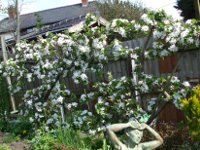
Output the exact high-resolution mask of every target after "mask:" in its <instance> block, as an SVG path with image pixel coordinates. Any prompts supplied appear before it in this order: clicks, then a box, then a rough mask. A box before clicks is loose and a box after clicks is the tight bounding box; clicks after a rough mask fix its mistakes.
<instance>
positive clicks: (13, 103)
mask: <svg viewBox="0 0 200 150" xmlns="http://www.w3.org/2000/svg"><path fill="white" fill-rule="evenodd" d="M1 49H2V53H3V61H4V62H5V63H6V62H7V60H8V54H7V51H6V44H5V39H4V36H3V35H1ZM6 81H7V84H8V85H9V86H11V85H12V82H11V78H10V76H7V77H6ZM10 101H11V105H12V110H13V111H12V112H11V113H17V112H18V111H17V109H16V104H15V99H14V97H13V95H11V94H10Z"/></svg>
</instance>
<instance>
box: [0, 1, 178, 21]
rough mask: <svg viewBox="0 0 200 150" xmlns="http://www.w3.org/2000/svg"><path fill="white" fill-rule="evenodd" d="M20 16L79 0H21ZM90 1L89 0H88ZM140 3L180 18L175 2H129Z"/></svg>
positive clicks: (0, 15) (0, 17) (3, 15)
mask: <svg viewBox="0 0 200 150" xmlns="http://www.w3.org/2000/svg"><path fill="white" fill-rule="evenodd" d="M0 1H2V5H3V6H5V5H6V1H8V0H0ZM23 1H24V4H23V8H22V14H24V13H30V12H35V11H40V10H44V9H49V8H55V7H61V6H66V5H72V4H76V3H80V2H81V0H23ZM90 1H91V0H90ZM130 1H132V2H134V1H141V2H142V3H143V4H144V5H145V6H146V7H149V8H152V9H153V10H159V9H164V10H165V11H166V12H167V13H168V14H169V15H172V16H173V17H174V18H178V19H179V18H180V15H179V12H178V11H177V10H176V9H175V8H174V7H173V6H174V5H175V4H176V0H130ZM3 17H6V15H5V14H0V19H2V18H3Z"/></svg>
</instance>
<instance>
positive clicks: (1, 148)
mask: <svg viewBox="0 0 200 150" xmlns="http://www.w3.org/2000/svg"><path fill="white" fill-rule="evenodd" d="M0 150H11V149H10V147H9V146H7V145H5V144H3V145H2V144H0Z"/></svg>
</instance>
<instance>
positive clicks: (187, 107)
mask: <svg viewBox="0 0 200 150" xmlns="http://www.w3.org/2000/svg"><path fill="white" fill-rule="evenodd" d="M193 92H194V94H193V95H192V96H191V97H189V98H188V99H183V100H181V107H182V109H183V111H184V112H185V114H186V119H187V124H188V127H189V130H190V132H191V134H192V136H193V137H197V136H200V85H198V86H197V87H195V88H194V89H193Z"/></svg>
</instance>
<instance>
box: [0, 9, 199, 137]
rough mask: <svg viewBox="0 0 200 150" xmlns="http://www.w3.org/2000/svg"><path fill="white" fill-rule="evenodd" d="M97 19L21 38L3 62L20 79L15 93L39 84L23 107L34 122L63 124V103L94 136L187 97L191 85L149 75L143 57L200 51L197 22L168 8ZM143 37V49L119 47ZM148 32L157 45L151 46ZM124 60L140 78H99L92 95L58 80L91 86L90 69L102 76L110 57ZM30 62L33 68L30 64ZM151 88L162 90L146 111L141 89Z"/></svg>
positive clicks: (148, 118) (72, 120) (148, 117)
mask: <svg viewBox="0 0 200 150" xmlns="http://www.w3.org/2000/svg"><path fill="white" fill-rule="evenodd" d="M96 22H98V18H97V17H96V16H94V15H93V14H88V15H87V16H86V21H85V25H84V28H83V30H82V31H81V32H75V33H69V32H68V31H66V32H65V33H59V34H51V33H49V34H48V35H47V37H45V38H42V37H39V38H38V40H37V41H36V42H25V41H22V42H21V43H19V44H18V45H17V46H16V55H15V58H13V59H12V58H11V59H9V60H8V62H7V63H2V64H1V67H0V68H1V69H0V73H1V74H2V75H3V76H7V75H10V76H14V77H17V82H16V84H15V85H13V86H12V87H10V89H11V92H13V93H17V92H19V91H21V87H22V86H23V84H25V83H28V82H34V81H35V80H40V81H41V85H39V86H37V87H35V88H34V89H31V90H27V91H26V92H25V93H24V96H23V100H24V107H23V109H22V111H23V114H24V116H27V118H28V119H29V120H30V121H31V122H33V123H35V124H41V123H45V124H47V127H53V126H55V125H59V124H60V121H59V120H60V116H61V113H60V112H61V111H60V110H62V108H63V107H65V108H66V109H67V114H68V121H67V124H68V125H71V126H73V127H74V128H78V129H83V130H86V131H89V132H90V133H95V132H99V131H102V130H103V129H104V127H105V125H107V124H110V123H115V122H123V121H128V119H129V118H132V117H134V118H137V119H138V120H140V121H141V122H148V123H150V122H152V120H154V119H155V118H156V117H157V115H158V114H159V112H160V111H161V110H162V108H163V107H164V106H165V104H166V103H167V102H169V101H171V102H173V103H175V105H176V106H177V107H179V100H180V99H183V98H185V97H187V93H188V91H189V87H188V83H187V82H185V83H181V82H180V80H179V79H178V78H177V77H174V76H169V77H166V78H164V77H160V78H158V77H153V76H150V75H146V74H144V72H143V69H142V65H141V63H142V62H143V61H144V60H145V59H154V58H156V57H164V56H168V55H171V54H174V53H176V52H177V51H178V49H179V48H181V49H184V48H188V47H198V48H199V31H200V26H199V22H197V21H196V20H189V21H187V22H186V23H183V22H181V21H177V20H174V19H173V18H170V17H169V16H167V15H166V14H165V13H164V12H163V11H161V12H151V13H149V14H144V15H143V16H142V17H141V19H140V20H138V21H134V20H133V21H131V22H130V21H128V20H125V19H115V20H113V21H112V22H110V23H109V25H108V26H106V27H91V25H93V24H94V23H96ZM140 37H147V40H146V42H145V43H144V46H143V47H136V48H134V49H129V48H127V47H123V46H122V44H121V43H122V42H123V41H127V40H132V39H135V38H140ZM150 37H153V38H154V42H153V47H152V48H150V49H149V48H147V44H148V42H149V39H150ZM126 57H131V58H132V60H134V65H133V74H135V75H136V77H137V80H134V79H132V78H129V77H122V78H120V79H114V78H113V77H112V75H111V74H109V80H108V81H107V82H101V81H100V82H97V83H95V84H94V91H93V92H90V93H87V92H85V93H83V94H82V95H80V96H77V95H75V94H74V93H73V92H72V91H70V89H67V88H66V85H65V84H63V83H62V82H60V78H72V79H73V81H74V83H76V84H83V85H87V84H88V83H89V81H88V76H87V73H88V72H93V73H94V74H96V75H98V74H100V73H101V71H102V69H103V67H104V65H105V64H106V63H107V62H108V61H109V60H118V59H120V58H126ZM27 61H30V62H32V64H33V65H32V66H31V67H27V65H26V62H27ZM175 70H176V69H175ZM24 79H25V80H26V82H24ZM135 91H137V93H135ZM151 93H156V94H157V97H156V98H153V99H152V100H150V101H149V107H148V109H145V110H144V109H142V108H141V107H140V105H139V103H138V101H137V100H136V97H137V96H138V95H137V94H151ZM88 104H92V105H93V106H94V107H92V108H90V107H89V105H88ZM85 106H88V107H85ZM90 106H91V105H90ZM83 108H85V109H83Z"/></svg>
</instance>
